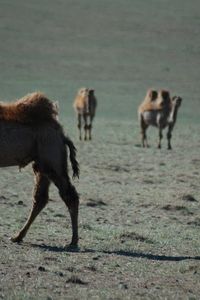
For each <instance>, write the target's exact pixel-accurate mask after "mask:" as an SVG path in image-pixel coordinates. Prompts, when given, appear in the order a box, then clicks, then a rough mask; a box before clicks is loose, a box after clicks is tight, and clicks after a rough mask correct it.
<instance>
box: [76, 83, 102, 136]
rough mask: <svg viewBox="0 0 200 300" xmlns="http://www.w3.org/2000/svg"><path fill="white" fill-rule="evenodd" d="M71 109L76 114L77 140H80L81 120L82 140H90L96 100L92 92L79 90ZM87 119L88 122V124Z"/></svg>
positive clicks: (86, 89)
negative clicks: (83, 133)
mask: <svg viewBox="0 0 200 300" xmlns="http://www.w3.org/2000/svg"><path fill="white" fill-rule="evenodd" d="M73 107H74V109H75V111H76V114H77V119H78V125H77V126H78V130H79V139H80V140H82V133H81V127H82V119H83V122H84V131H85V135H84V140H87V139H89V140H91V139H92V122H93V119H94V117H95V112H96V107H97V99H96V97H95V95H94V90H92V89H88V88H81V89H80V90H79V91H78V93H77V96H76V98H75V100H74V103H73ZM88 119H89V122H88Z"/></svg>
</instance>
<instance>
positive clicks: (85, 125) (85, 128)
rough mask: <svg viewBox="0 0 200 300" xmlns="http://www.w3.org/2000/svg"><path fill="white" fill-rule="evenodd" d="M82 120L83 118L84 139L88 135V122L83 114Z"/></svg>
mask: <svg viewBox="0 0 200 300" xmlns="http://www.w3.org/2000/svg"><path fill="white" fill-rule="evenodd" d="M83 120H84V130H85V136H84V140H85V141H86V140H87V136H88V123H87V121H88V120H87V116H86V115H84V116H83Z"/></svg>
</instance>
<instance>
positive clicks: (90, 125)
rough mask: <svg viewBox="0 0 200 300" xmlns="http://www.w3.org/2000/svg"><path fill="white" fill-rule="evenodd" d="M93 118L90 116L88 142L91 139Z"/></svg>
mask: <svg viewBox="0 0 200 300" xmlns="http://www.w3.org/2000/svg"><path fill="white" fill-rule="evenodd" d="M93 118H94V116H93V115H90V124H89V125H88V135H89V140H91V139H92V121H93Z"/></svg>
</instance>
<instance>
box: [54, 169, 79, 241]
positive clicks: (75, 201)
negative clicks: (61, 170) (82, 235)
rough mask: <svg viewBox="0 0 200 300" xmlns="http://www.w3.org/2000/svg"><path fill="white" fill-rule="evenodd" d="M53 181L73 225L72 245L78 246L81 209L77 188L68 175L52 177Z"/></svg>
mask: <svg viewBox="0 0 200 300" xmlns="http://www.w3.org/2000/svg"><path fill="white" fill-rule="evenodd" d="M50 176H51V180H52V181H53V182H54V184H55V185H56V186H57V188H58V190H59V194H60V196H61V198H62V200H63V201H64V203H65V204H66V206H67V208H68V210H69V213H70V217H71V224H72V240H71V243H70V245H71V246H77V244H78V207H79V196H78V193H77V191H76V189H75V187H74V186H73V185H72V184H71V182H70V179H69V177H68V176H67V175H65V176H58V175H55V174H54V175H53V176H52V175H50Z"/></svg>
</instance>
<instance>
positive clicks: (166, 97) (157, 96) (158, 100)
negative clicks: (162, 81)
mask: <svg viewBox="0 0 200 300" xmlns="http://www.w3.org/2000/svg"><path fill="white" fill-rule="evenodd" d="M170 105H171V98H170V93H169V91H167V90H160V91H158V92H157V91H156V90H152V89H149V90H148V91H147V94H146V97H145V99H144V101H143V102H142V104H141V105H140V106H139V112H141V113H142V112H144V111H151V110H163V109H165V110H170Z"/></svg>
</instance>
